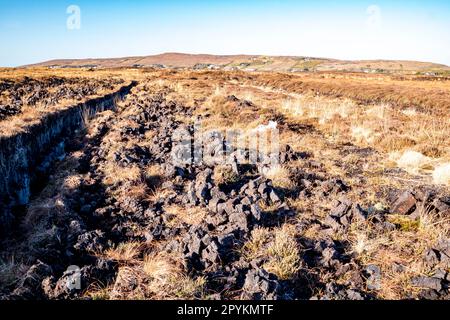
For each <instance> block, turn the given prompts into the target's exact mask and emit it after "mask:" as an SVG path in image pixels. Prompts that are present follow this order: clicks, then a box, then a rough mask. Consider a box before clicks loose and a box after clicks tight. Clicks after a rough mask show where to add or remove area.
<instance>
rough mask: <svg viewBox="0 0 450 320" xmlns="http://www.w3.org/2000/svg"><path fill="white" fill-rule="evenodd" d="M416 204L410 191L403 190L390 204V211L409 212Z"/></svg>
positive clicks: (402, 213)
mask: <svg viewBox="0 0 450 320" xmlns="http://www.w3.org/2000/svg"><path fill="white" fill-rule="evenodd" d="M416 205H417V200H416V198H415V197H414V195H413V194H412V193H411V192H410V191H405V192H403V193H402V194H400V196H399V197H398V198H397V200H396V201H395V202H394V203H393V204H392V206H391V210H390V212H391V213H392V214H401V215H408V214H411V213H412V212H413V211H414V210H415V208H416Z"/></svg>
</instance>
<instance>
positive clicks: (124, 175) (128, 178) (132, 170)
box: [103, 162, 143, 185]
mask: <svg viewBox="0 0 450 320" xmlns="http://www.w3.org/2000/svg"><path fill="white" fill-rule="evenodd" d="M103 172H104V174H105V177H104V183H105V184H106V185H116V184H119V183H122V184H123V183H130V184H136V183H139V182H142V181H143V176H142V172H141V169H139V167H138V166H136V165H133V166H130V167H121V166H119V165H117V164H115V163H113V162H108V163H107V165H106V166H105V167H104V170H103Z"/></svg>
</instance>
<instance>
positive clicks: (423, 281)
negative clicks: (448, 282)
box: [411, 277, 443, 291]
mask: <svg viewBox="0 0 450 320" xmlns="http://www.w3.org/2000/svg"><path fill="white" fill-rule="evenodd" d="M411 284H412V285H413V286H415V287H420V288H426V289H433V290H436V291H440V290H442V289H443V286H442V280H441V279H438V278H433V277H416V278H413V279H412V280H411Z"/></svg>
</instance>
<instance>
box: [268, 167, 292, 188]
mask: <svg viewBox="0 0 450 320" xmlns="http://www.w3.org/2000/svg"><path fill="white" fill-rule="evenodd" d="M263 175H264V176H265V177H266V178H267V179H270V180H272V183H273V185H274V187H277V188H283V189H292V188H294V187H295V183H294V182H293V181H292V180H291V178H290V171H289V168H287V167H286V166H281V165H277V166H272V167H270V168H269V169H267V170H265V171H264V172H263Z"/></svg>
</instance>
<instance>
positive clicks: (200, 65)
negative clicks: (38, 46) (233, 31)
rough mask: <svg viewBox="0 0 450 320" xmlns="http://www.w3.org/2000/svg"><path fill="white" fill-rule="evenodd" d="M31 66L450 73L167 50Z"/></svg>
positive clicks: (377, 63)
mask: <svg viewBox="0 0 450 320" xmlns="http://www.w3.org/2000/svg"><path fill="white" fill-rule="evenodd" d="M24 67H26V68H28V67H51V68H80V67H84V68H120V67H125V68H133V67H134V68H146V67H156V68H195V69H225V70H245V71H280V72H304V71H347V72H366V73H380V72H381V73H382V72H386V73H391V72H405V73H412V72H413V73H417V72H419V73H433V72H438V73H439V72H450V67H448V66H446V65H442V64H436V63H431V62H418V61H400V60H355V61H347V60H336V59H327V58H313V57H294V56H259V55H210V54H185V53H163V54H158V55H152V56H142V57H125V58H106V59H61V60H51V61H46V62H41V63H37V64H33V65H27V66H24Z"/></svg>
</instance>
